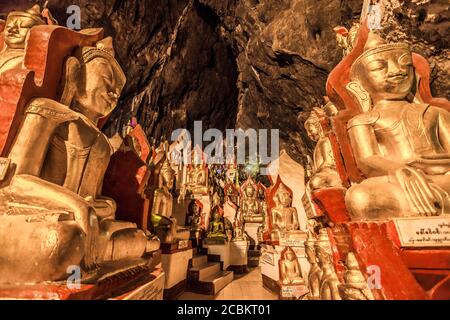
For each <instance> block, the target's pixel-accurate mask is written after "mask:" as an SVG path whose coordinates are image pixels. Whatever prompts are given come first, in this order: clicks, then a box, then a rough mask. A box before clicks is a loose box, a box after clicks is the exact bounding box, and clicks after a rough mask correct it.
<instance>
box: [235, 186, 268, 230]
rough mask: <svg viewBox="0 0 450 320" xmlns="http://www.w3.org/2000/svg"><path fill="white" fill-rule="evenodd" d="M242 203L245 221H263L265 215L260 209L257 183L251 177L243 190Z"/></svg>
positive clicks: (241, 209)
mask: <svg viewBox="0 0 450 320" xmlns="http://www.w3.org/2000/svg"><path fill="white" fill-rule="evenodd" d="M241 194H242V195H241V201H240V202H241V203H240V207H239V211H241V212H242V217H243V219H244V221H245V222H257V223H261V222H262V220H263V216H262V215H261V211H260V201H259V199H258V194H257V190H256V184H254V183H253V180H251V179H250V178H249V180H247V181H246V183H245V184H244V186H243V188H242V190H241Z"/></svg>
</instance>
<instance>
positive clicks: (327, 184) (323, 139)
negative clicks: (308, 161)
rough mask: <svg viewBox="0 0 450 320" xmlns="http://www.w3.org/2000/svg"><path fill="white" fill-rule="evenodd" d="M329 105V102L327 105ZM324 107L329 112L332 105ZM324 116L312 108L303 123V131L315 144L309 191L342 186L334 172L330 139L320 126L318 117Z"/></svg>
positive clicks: (323, 112) (336, 173)
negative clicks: (304, 130)
mask: <svg viewBox="0 0 450 320" xmlns="http://www.w3.org/2000/svg"><path fill="white" fill-rule="evenodd" d="M330 104H331V102H329V103H328V104H327V105H330ZM326 107H327V108H328V109H329V110H331V109H332V107H334V105H333V106H326ZM333 109H335V107H334V108H333ZM336 111H337V110H336ZM324 115H325V111H324V110H322V109H321V108H314V109H313V111H312V112H311V115H310V116H309V118H308V119H307V120H306V121H305V129H306V132H307V134H308V137H309V138H310V139H311V140H313V141H316V142H317V144H316V147H315V148H314V155H313V165H312V167H313V168H312V175H311V177H310V179H309V182H308V188H309V189H310V190H316V189H321V188H331V187H341V186H342V183H341V178H340V177H339V174H338V172H337V170H336V162H335V160H334V155H333V149H332V147H331V142H330V139H329V138H328V137H327V136H326V135H325V134H324V132H323V130H322V125H321V124H320V118H319V116H324Z"/></svg>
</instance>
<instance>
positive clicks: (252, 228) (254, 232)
mask: <svg viewBox="0 0 450 320" xmlns="http://www.w3.org/2000/svg"><path fill="white" fill-rule="evenodd" d="M260 225H261V223H256V222H246V223H245V229H244V230H245V233H246V234H247V236H248V240H249V241H250V245H258V244H259V241H258V228H259V226H260Z"/></svg>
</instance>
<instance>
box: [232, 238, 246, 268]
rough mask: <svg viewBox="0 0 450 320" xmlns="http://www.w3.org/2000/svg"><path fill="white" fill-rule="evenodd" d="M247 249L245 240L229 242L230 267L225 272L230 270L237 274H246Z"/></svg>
mask: <svg viewBox="0 0 450 320" xmlns="http://www.w3.org/2000/svg"><path fill="white" fill-rule="evenodd" d="M248 247H249V244H248V242H247V240H237V241H231V242H230V265H229V266H228V268H227V270H232V271H234V272H235V273H238V274H239V273H245V272H247V263H248Z"/></svg>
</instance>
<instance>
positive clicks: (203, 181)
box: [185, 156, 208, 195]
mask: <svg viewBox="0 0 450 320" xmlns="http://www.w3.org/2000/svg"><path fill="white" fill-rule="evenodd" d="M193 158H194V156H193ZM187 170H188V171H187V174H186V182H185V188H186V190H187V191H189V192H190V193H191V194H193V195H204V194H208V174H207V170H208V169H207V168H206V167H204V166H203V164H202V162H200V163H198V161H194V160H192V165H191V166H190V167H188V169H187Z"/></svg>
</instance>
